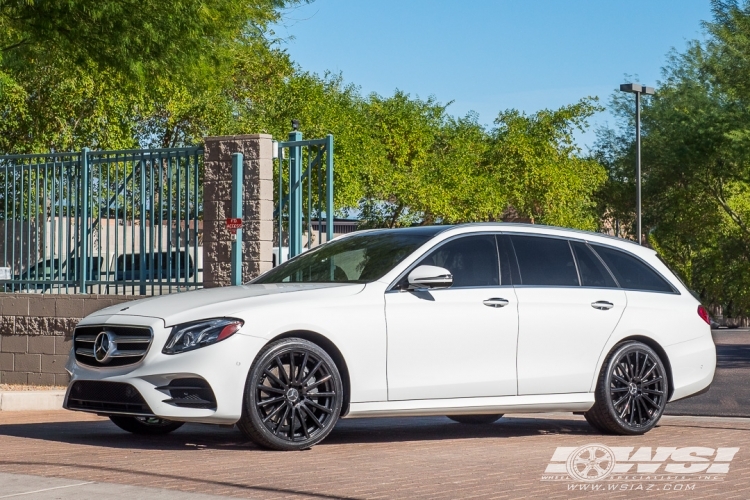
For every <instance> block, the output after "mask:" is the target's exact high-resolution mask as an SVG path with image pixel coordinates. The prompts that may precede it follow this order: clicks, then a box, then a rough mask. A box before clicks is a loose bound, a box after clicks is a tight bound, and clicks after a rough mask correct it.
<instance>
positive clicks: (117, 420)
mask: <svg viewBox="0 0 750 500" xmlns="http://www.w3.org/2000/svg"><path fill="white" fill-rule="evenodd" d="M109 419H110V420H111V421H112V423H114V424H115V425H116V426H117V427H119V428H120V429H122V430H124V431H128V432H132V433H133V434H142V435H147V436H160V435H164V434H169V433H170V432H172V431H176V430H177V429H179V428H180V427H182V426H183V424H184V422H173V421H171V420H165V419H163V418H157V417H126V416H122V415H110V417H109Z"/></svg>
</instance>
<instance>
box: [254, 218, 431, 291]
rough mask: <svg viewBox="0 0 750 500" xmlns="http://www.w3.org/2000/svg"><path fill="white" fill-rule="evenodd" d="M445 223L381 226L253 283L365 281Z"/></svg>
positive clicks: (383, 271) (381, 272)
mask: <svg viewBox="0 0 750 500" xmlns="http://www.w3.org/2000/svg"><path fill="white" fill-rule="evenodd" d="M444 229H446V227H445V226H428V227H417V228H406V229H383V230H379V231H370V232H367V233H362V234H356V235H353V236H349V237H346V238H342V239H340V240H333V241H331V242H330V243H326V244H324V245H321V246H319V247H317V248H315V249H313V250H310V251H309V252H307V253H304V254H302V255H300V256H299V257H297V258H295V259H292V260H290V261H287V262H285V263H283V264H281V265H280V266H278V267H276V268H274V269H272V270H271V271H269V272H267V273H266V274H264V275H263V276H261V277H259V278H257V279H256V280H254V281H253V282H252V283H367V282H369V281H375V280H377V279H380V278H382V277H383V276H384V275H385V274H386V273H387V272H388V271H390V270H391V269H393V268H394V267H395V266H396V265H397V264H398V263H399V262H401V261H402V260H404V259H405V258H406V257H407V256H408V255H409V254H411V253H412V252H413V251H414V250H416V249H417V248H419V247H420V246H422V245H423V244H424V243H425V242H426V241H428V240H429V239H430V238H432V237H433V236H435V234H437V233H438V232H440V231H442V230H444Z"/></svg>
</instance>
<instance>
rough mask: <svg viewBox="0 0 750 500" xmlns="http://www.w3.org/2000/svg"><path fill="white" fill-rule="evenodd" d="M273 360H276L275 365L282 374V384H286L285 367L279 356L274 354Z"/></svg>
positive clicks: (287, 380) (287, 377)
mask: <svg viewBox="0 0 750 500" xmlns="http://www.w3.org/2000/svg"><path fill="white" fill-rule="evenodd" d="M274 361H276V366H278V367H279V373H281V374H282V375H283V376H284V384H282V385H288V384H289V375H288V374H287V373H286V368H284V364H283V363H282V362H281V358H279V357H278V356H276V358H274Z"/></svg>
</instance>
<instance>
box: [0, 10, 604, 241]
mask: <svg viewBox="0 0 750 500" xmlns="http://www.w3.org/2000/svg"><path fill="white" fill-rule="evenodd" d="M303 1H305V0H241V1H237V0H200V1H198V0H179V1H177V2H159V1H156V0H138V1H136V0H97V1H93V0H47V1H42V0H0V54H1V55H0V117H1V118H2V120H0V152H5V153H27V152H47V151H69V150H80V149H81V148H83V147H89V148H92V149H121V148H133V147H175V146H183V145H190V144H198V143H200V142H201V140H202V138H203V137H205V136H209V135H228V134H241V133H255V132H265V133H270V134H272V135H273V136H274V137H275V138H278V139H283V138H285V137H286V136H287V133H288V131H289V124H290V120H291V119H297V120H299V121H300V123H301V124H302V127H301V130H302V132H303V133H304V135H305V137H306V138H314V137H323V136H324V135H326V134H328V133H331V134H334V136H335V144H336V146H335V151H336V168H335V186H336V189H335V195H336V199H335V206H336V208H337V210H338V211H339V212H340V213H347V212H348V213H355V214H357V215H358V216H360V218H361V219H362V220H363V225H365V226H370V227H383V226H385V227H395V226H403V225H411V224H427V223H453V222H465V221H487V220H500V219H502V218H503V217H505V216H507V215H508V214H509V213H512V214H513V215H514V216H515V217H519V218H522V219H528V220H532V221H534V222H539V223H548V224H558V225H565V226H573V227H579V228H593V227H595V206H594V202H593V193H594V192H595V191H596V190H597V188H598V187H599V186H600V185H601V183H602V182H604V178H605V173H604V170H603V168H602V167H601V166H600V165H598V163H597V162H596V160H594V159H589V158H584V157H583V156H582V155H581V152H580V151H579V150H578V149H577V148H576V147H575V146H574V142H573V132H574V131H575V129H576V128H582V127H585V126H586V125H585V124H586V120H587V119H588V118H589V117H590V116H591V114H592V113H593V112H595V111H596V110H597V109H598V107H597V105H596V103H595V101H594V100H591V99H584V100H582V101H581V102H579V103H576V104H573V105H570V106H564V107H562V108H560V109H558V110H542V111H539V112H537V113H534V114H531V115H525V114H523V113H520V112H518V111H516V110H507V111H504V112H502V113H500V114H499V115H498V117H497V120H496V121H495V123H494V126H491V127H487V126H484V125H481V124H480V123H479V121H478V117H477V116H476V115H475V114H468V115H466V116H463V117H455V116H452V115H451V114H450V113H449V111H448V109H449V105H450V103H447V104H446V103H440V102H437V101H436V100H435V99H434V98H427V99H420V98H418V97H413V96H411V95H409V94H408V93H406V92H403V91H398V90H397V91H395V92H394V93H393V94H392V95H390V96H381V95H377V94H371V95H363V94H362V92H361V91H360V89H359V88H358V87H356V86H354V85H351V84H347V83H345V82H344V81H343V78H342V77H341V75H333V74H325V75H316V74H312V73H309V72H306V71H304V70H303V69H302V68H300V67H298V66H297V65H295V64H294V62H293V61H291V60H290V58H289V56H288V55H287V53H286V52H285V51H284V50H283V45H282V44H280V43H278V42H277V41H276V40H274V34H273V32H272V30H271V27H272V25H273V23H274V22H277V21H279V20H280V19H281V18H282V16H283V13H284V9H285V8H287V7H289V6H293V5H295V4H297V3H300V2H303Z"/></svg>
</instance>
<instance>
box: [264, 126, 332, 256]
mask: <svg viewBox="0 0 750 500" xmlns="http://www.w3.org/2000/svg"><path fill="white" fill-rule="evenodd" d="M287 152H288V154H286V153H287ZM278 159H279V163H278V182H277V196H278V200H277V201H278V204H277V208H276V219H277V221H276V222H277V231H278V248H279V250H278V254H277V256H278V259H277V263H281V262H282V261H284V260H285V256H284V255H283V254H284V252H283V251H282V250H281V249H282V248H283V246H284V245H283V242H284V226H285V225H286V227H287V229H288V234H289V257H290V258H291V257H295V256H297V255H299V254H300V253H302V249H303V243H302V240H303V233H304V230H305V229H307V232H306V233H307V242H306V246H307V248H308V249H309V248H312V246H313V240H314V234H313V232H314V230H313V225H312V222H313V221H316V222H317V224H316V225H317V241H316V242H315V244H320V243H323V227H322V226H323V225H322V224H321V222H322V220H323V219H325V226H326V230H325V235H326V239H325V241H329V240H331V239H333V135H331V134H328V135H327V136H326V137H325V138H324V139H311V140H303V139H302V133H301V132H297V131H294V132H291V133H290V134H289V140H288V141H285V142H279V143H278ZM323 165H325V168H324V167H323ZM285 167H286V168H285ZM285 181H286V182H285ZM285 219H286V221H287V224H285V223H284V222H285Z"/></svg>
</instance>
